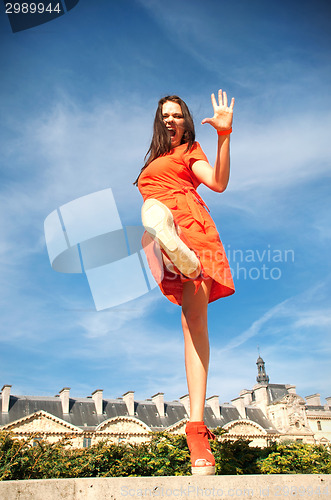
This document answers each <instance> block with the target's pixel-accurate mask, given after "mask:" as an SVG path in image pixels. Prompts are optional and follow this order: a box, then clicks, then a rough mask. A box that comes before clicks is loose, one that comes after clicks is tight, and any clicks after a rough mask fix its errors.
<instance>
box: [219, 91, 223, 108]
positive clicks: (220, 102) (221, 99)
mask: <svg viewBox="0 0 331 500" xmlns="http://www.w3.org/2000/svg"><path fill="white" fill-rule="evenodd" d="M218 103H219V106H222V104H223V93H222V89H219V91H218Z"/></svg>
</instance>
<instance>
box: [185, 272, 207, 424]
mask: <svg viewBox="0 0 331 500" xmlns="http://www.w3.org/2000/svg"><path fill="white" fill-rule="evenodd" d="M211 284H212V280H211V279H208V280H205V281H203V282H202V283H201V286H200V288H199V290H198V292H197V294H196V295H194V292H195V287H194V283H193V282H192V281H187V282H185V283H184V284H183V304H182V327H183V333H184V342H185V368H186V377H187V386H188V391H189V396H190V421H191V422H199V421H202V420H203V412H204V407H205V399H206V386H207V375H208V366H209V339H208V326H207V307H208V299H209V294H210V289H211Z"/></svg>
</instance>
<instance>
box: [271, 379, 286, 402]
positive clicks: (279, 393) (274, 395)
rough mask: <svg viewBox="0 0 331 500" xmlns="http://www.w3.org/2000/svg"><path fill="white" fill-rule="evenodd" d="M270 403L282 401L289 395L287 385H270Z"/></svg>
mask: <svg viewBox="0 0 331 500" xmlns="http://www.w3.org/2000/svg"><path fill="white" fill-rule="evenodd" d="M267 394H268V403H269V404H271V403H275V402H276V401H280V400H281V399H282V398H283V397H284V396H287V394H289V392H288V390H287V388H286V385H285V384H268V386H267Z"/></svg>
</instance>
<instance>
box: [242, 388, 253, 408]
mask: <svg viewBox="0 0 331 500" xmlns="http://www.w3.org/2000/svg"><path fill="white" fill-rule="evenodd" d="M239 396H241V397H242V398H243V401H244V405H245V406H249V405H250V404H251V403H252V391H249V390H248V389H243V390H242V391H240V393H239Z"/></svg>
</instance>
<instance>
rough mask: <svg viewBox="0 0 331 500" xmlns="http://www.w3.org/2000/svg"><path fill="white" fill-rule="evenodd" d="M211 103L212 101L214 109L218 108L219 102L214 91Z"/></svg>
mask: <svg viewBox="0 0 331 500" xmlns="http://www.w3.org/2000/svg"><path fill="white" fill-rule="evenodd" d="M211 103H212V105H213V108H214V109H215V108H217V102H216V98H215V94H214V93H212V95H211Z"/></svg>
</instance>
